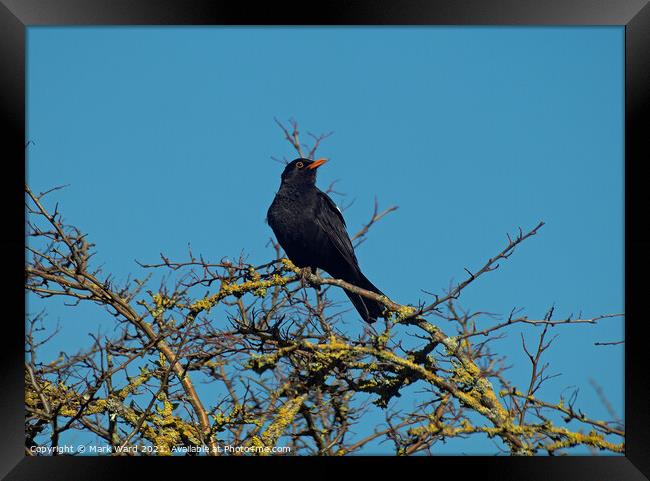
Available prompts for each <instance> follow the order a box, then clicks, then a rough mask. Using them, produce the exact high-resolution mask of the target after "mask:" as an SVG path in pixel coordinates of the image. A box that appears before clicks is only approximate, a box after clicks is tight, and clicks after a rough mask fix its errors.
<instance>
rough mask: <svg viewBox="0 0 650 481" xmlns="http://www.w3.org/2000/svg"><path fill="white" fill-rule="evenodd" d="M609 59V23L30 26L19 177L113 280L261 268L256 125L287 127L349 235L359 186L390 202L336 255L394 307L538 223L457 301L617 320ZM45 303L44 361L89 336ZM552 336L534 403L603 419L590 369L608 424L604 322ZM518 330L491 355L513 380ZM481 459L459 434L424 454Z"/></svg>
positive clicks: (615, 99) (519, 363)
mask: <svg viewBox="0 0 650 481" xmlns="http://www.w3.org/2000/svg"><path fill="white" fill-rule="evenodd" d="M623 48H624V31H623V28H622V27H577V28H570V27H561V28H558V27H553V28H541V27H534V28H522V27H509V28H494V27H489V28H487V27H486V28H478V27H474V28H467V27H451V28H447V27H445V28H442V27H427V28H421V27H418V28H415V27H408V28H393V27H390V28H388V27H378V28H370V27H363V28H334V27H330V28H208V27H202V28H171V27H169V28H60V27H57V28H47V27H30V28H29V29H28V66H27V73H28V85H27V90H28V103H27V107H28V119H27V124H28V125H27V128H28V139H30V140H32V141H34V142H35V145H32V146H31V147H30V149H29V153H28V164H27V177H28V181H29V183H30V184H31V186H32V188H33V189H34V190H35V191H41V190H46V189H48V188H50V187H52V186H54V185H60V184H70V186H69V187H68V188H67V189H65V190H63V191H59V192H57V193H56V194H55V195H56V200H57V201H59V203H60V209H61V210H62V211H63V212H64V214H65V216H66V219H67V220H68V221H69V222H71V223H73V224H75V225H77V226H79V227H80V228H81V229H82V230H84V231H86V232H87V233H88V234H89V236H90V239H91V240H92V241H93V242H95V243H96V244H97V249H98V252H99V253H98V255H97V262H100V263H104V265H105V269H106V270H107V271H110V272H113V273H114V274H115V275H116V276H117V277H118V279H120V278H121V279H125V278H126V276H127V275H128V274H129V273H132V274H136V275H137V274H140V273H141V270H140V268H139V267H138V266H137V265H136V264H135V262H134V260H135V259H138V260H140V261H145V262H146V261H155V260H156V259H157V258H158V254H159V253H160V252H164V253H165V254H166V255H167V256H169V257H171V258H181V257H183V256H185V254H186V252H187V244H188V243H191V245H192V248H193V251H194V252H195V253H202V254H204V255H205V256H206V257H209V258H212V259H219V258H221V257H224V256H228V257H232V258H237V257H238V256H239V255H240V253H242V252H244V253H245V254H246V255H247V256H248V260H249V261H250V262H253V263H258V262H259V263H262V262H266V261H268V260H270V258H271V257H272V255H273V253H272V251H271V250H270V248H268V247H266V244H267V241H268V239H269V238H270V237H271V236H272V232H271V230H270V228H269V227H268V225H266V223H265V222H264V219H265V215H266V210H267V208H268V205H269V204H270V202H271V200H272V199H273V196H274V194H275V191H276V190H277V187H278V185H279V176H280V172H281V170H282V166H281V165H279V164H278V163H276V162H273V161H272V160H271V159H270V157H271V156H276V157H283V156H284V157H287V158H289V159H291V158H293V157H294V154H293V152H292V151H291V148H290V146H289V145H288V144H287V142H286V141H285V140H284V139H283V138H282V135H281V132H280V131H279V129H278V128H277V126H276V125H275V123H274V120H273V119H274V117H277V118H278V119H281V120H287V119H288V118H290V117H293V118H295V119H297V120H298V121H299V122H300V124H301V126H302V128H303V132H305V133H306V132H307V131H311V132H314V133H321V132H327V131H334V132H335V133H334V135H333V136H332V137H331V138H330V139H328V140H326V141H325V142H324V144H323V146H322V149H321V150H320V153H321V154H322V155H324V156H326V157H329V158H330V159H331V162H330V163H328V164H327V165H326V166H324V167H323V168H321V169H320V170H319V181H318V182H319V185H320V186H321V187H322V188H325V187H326V186H327V185H328V184H329V183H330V182H332V181H334V180H339V182H338V184H337V190H339V191H342V192H345V193H346V194H347V195H346V197H345V198H341V197H335V200H336V201H337V202H342V203H348V202H350V201H351V200H354V203H353V204H352V206H351V207H349V208H348V209H347V210H346V211H345V217H346V220H347V223H348V226H350V229H351V230H354V231H356V230H357V229H358V228H359V227H360V226H361V225H362V223H364V222H366V221H367V219H368V216H369V215H370V213H371V209H372V205H373V200H374V198H375V196H377V198H378V199H379V202H380V205H381V206H388V205H392V204H396V205H399V207H400V208H399V210H398V211H397V212H395V213H394V214H391V215H390V216H389V217H388V218H386V219H385V220H384V221H382V222H381V223H379V224H378V225H377V226H375V227H374V228H373V230H372V232H371V236H370V238H369V240H368V241H367V242H365V243H364V244H363V245H362V247H361V248H360V249H359V250H358V252H357V254H358V257H359V261H360V264H361V266H362V268H363V270H364V272H365V273H366V275H367V276H368V277H369V278H370V279H371V280H372V281H373V282H374V283H375V284H376V285H377V286H379V287H380V288H381V289H382V290H383V291H384V292H386V293H387V294H388V295H389V296H390V297H392V298H394V299H395V300H398V301H399V302H402V303H415V302H417V301H418V299H420V298H425V295H424V294H423V293H422V292H421V289H426V290H428V291H435V292H441V291H442V290H443V289H445V288H447V287H448V286H449V283H450V281H451V280H461V279H463V278H464V276H465V272H464V268H465V267H467V268H469V269H471V270H475V269H477V268H478V267H480V266H481V265H482V264H483V263H484V262H485V260H486V259H487V258H488V257H490V256H492V255H494V254H496V253H497V252H498V251H500V250H501V249H502V248H503V246H504V243H505V241H506V233H514V232H515V231H516V229H517V228H518V227H519V226H521V227H522V228H524V229H526V228H531V227H533V226H534V225H535V224H536V223H537V222H538V221H539V220H544V221H545V222H546V223H547V225H546V226H544V227H543V228H542V230H541V231H540V232H539V234H538V235H537V236H535V237H534V238H532V239H530V240H528V241H526V242H525V243H524V244H523V246H522V247H521V248H520V249H519V250H518V251H517V252H516V253H515V254H514V255H513V256H512V257H511V258H510V259H509V260H508V261H507V262H505V263H502V266H501V267H500V269H499V270H498V271H495V272H493V273H490V274H489V275H488V276H486V277H485V278H483V279H481V280H480V281H478V282H477V283H476V285H473V286H471V287H470V288H468V289H467V291H466V293H465V294H464V296H463V297H462V298H461V301H462V305H463V306H464V307H466V308H470V309H475V310H481V311H489V312H496V313H504V314H505V313H507V312H509V311H510V310H511V309H512V308H513V307H515V306H517V307H520V308H525V311H526V313H527V314H528V315H529V316H530V317H531V318H540V317H542V316H543V314H544V313H545V312H546V310H547V309H548V307H549V306H550V305H552V304H555V305H556V309H557V310H556V312H557V313H558V315H559V316H567V315H569V314H571V313H574V314H578V313H580V312H582V315H583V316H590V317H591V316H595V315H599V314H606V313H616V312H623V310H624V305H623V293H624V290H623V289H624V284H623V208H624V205H623V192H624V191H623V187H624V184H623V154H624V151H623V125H624V124H623V122H624V120H623V119H624V116H623V114H624V110H623V108H624V102H623V98H624V97H623V95H624V93H623V78H624V77H623V66H624V63H623V62H624V56H623ZM28 303H29V308H30V310H38V309H39V308H40V306H41V303H40V301H37V300H35V299H32V298H29V299H28ZM48 312H49V315H50V318H51V319H52V320H55V319H60V320H61V323H62V328H63V331H62V333H61V336H60V338H59V343H60V344H59V345H57V346H53V347H52V355H56V354H58V351H59V350H65V347H66V346H68V348H70V349H76V348H77V347H78V346H81V345H86V344H87V343H88V341H89V338H88V336H87V333H88V332H96V331H97V329H98V328H99V326H100V325H104V326H109V324H106V322H107V321H106V320H104V321H102V320H100V319H98V320H96V317H97V312H96V311H95V310H92V309H85V308H84V309H78V310H76V311H74V312H73V311H72V309H69V308H68V309H65V308H64V307H62V306H60V305H57V304H50V305H49V307H48ZM356 321H357V319H356V318H355V319H350V320H349V323H354V322H356ZM102 322H104V324H102ZM359 322H361V321H359ZM443 327H444V326H443ZM557 329H558V330H557V331H556V332H558V333H560V334H561V335H560V337H559V338H558V340H557V341H556V342H555V343H554V345H553V347H552V348H551V349H550V351H549V352H548V360H549V361H550V362H551V366H552V367H554V369H555V371H554V372H561V373H562V376H560V377H558V378H555V379H553V380H551V381H549V383H548V385H547V389H546V390H545V391H544V394H545V395H546V396H547V398H549V399H557V396H558V395H559V393H561V392H562V391H563V390H564V389H565V388H567V386H579V387H580V388H581V390H580V397H579V405H580V406H581V407H583V408H584V410H585V411H586V412H589V413H591V414H592V415H593V416H594V417H596V418H598V417H600V418H603V417H604V418H607V417H608V415H607V412H606V411H605V409H604V408H603V406H602V405H601V403H600V402H599V401H598V398H597V396H596V394H595V393H594V390H593V389H592V388H591V387H590V385H589V383H588V382H587V381H588V379H590V378H593V379H595V380H596V381H597V382H598V383H599V384H600V385H602V386H603V388H604V389H605V390H606V392H607V395H608V399H609V401H610V402H611V403H612V405H613V406H614V407H615V408H616V410H617V412H618V413H619V415H620V416H622V415H623V399H624V397H623V394H624V392H623V389H624V386H623V367H624V366H623V350H624V348H623V346H622V345H618V346H604V347H597V346H594V342H597V341H600V342H603V341H618V340H622V339H623V322H622V321H621V320H620V319H608V320H604V321H602V322H601V323H600V324H599V325H597V326H575V327H572V326H566V327H562V328H557ZM560 329H561V330H560ZM518 332H519V331H513V333H512V334H511V335H509V336H508V338H507V339H505V340H502V341H500V342H499V344H498V346H500V348H501V349H503V352H504V353H507V354H509V355H510V362H511V364H513V368H512V369H511V372H510V377H511V378H512V379H513V380H515V381H516V383H517V384H518V385H521V386H522V387H524V386H523V384H524V382H526V381H527V378H528V375H529V365H528V364H527V360H526V358H525V356H524V355H523V353H522V350H521V345H520V339H519V334H518ZM523 332H525V333H526V336H527V339H530V340H531V342H532V340H533V339H534V338H535V336H536V334H538V333H539V331H538V330H535V329H532V328H529V329H525V330H524V331H523ZM401 402H408V399H407V400H406V401H404V400H402V401H401ZM389 448H390V446H374V447H373V448H372V449H373V450H374V451H373V452H382V450H384V449H389ZM492 449H493V445H492V443H491V441H488V440H484V439H479V438H477V439H476V440H471V441H464V442H463V443H462V445H459V444H454V443H453V442H450V443H449V444H448V445H446V446H443V447H441V450H440V452H444V453H460V452H469V453H471V452H477V453H480V452H491V450H492Z"/></svg>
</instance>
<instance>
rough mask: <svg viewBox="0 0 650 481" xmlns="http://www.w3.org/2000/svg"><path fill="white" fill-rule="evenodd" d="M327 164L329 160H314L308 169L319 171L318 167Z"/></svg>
mask: <svg viewBox="0 0 650 481" xmlns="http://www.w3.org/2000/svg"><path fill="white" fill-rule="evenodd" d="M325 162H327V159H318V160H314V162H312V163H311V164H309V167H307V168H308V169H317V168H318V167H320V166H321V165H323V164H324V163H325Z"/></svg>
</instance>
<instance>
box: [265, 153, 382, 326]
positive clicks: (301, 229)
mask: <svg viewBox="0 0 650 481" xmlns="http://www.w3.org/2000/svg"><path fill="white" fill-rule="evenodd" d="M325 162H326V159H318V160H315V161H312V160H309V159H303V158H299V159H296V160H294V161H292V162H290V163H289V164H287V166H286V167H285V169H284V172H282V182H281V184H280V189H279V190H278V192H277V194H276V195H275V199H273V202H272V203H271V206H270V207H269V211H268V213H267V221H268V223H269V225H270V226H271V229H273V233H274V234H275V236H276V237H277V239H278V242H279V243H280V246H282V248H283V249H284V252H285V253H286V254H287V256H288V257H289V259H290V260H291V262H293V263H294V264H295V265H296V266H297V267H300V268H306V267H308V268H311V271H312V272H313V273H316V268H319V269H322V270H324V271H325V272H327V273H328V274H329V275H331V276H332V277H334V278H336V279H342V280H344V281H346V282H349V283H350V284H353V285H355V286H357V287H361V288H363V289H366V290H369V291H372V292H376V293H377V294H382V292H381V291H380V290H379V289H377V288H376V287H375V286H374V285H373V284H372V282H370V281H369V280H368V279H367V278H366V276H364V275H363V273H362V272H361V269H360V268H359V263H358V262H357V257H356V255H355V254H354V248H353V247H352V242H351V241H350V237H349V236H348V233H347V231H346V226H345V220H344V219H343V214H341V211H340V210H339V209H338V207H337V206H336V204H334V202H333V201H332V199H330V198H329V197H328V195H327V194H326V193H325V192H323V191H321V190H320V189H318V187H316V169H317V168H318V167H320V166H321V165H323V164H324V163H325ZM345 293H346V294H347V296H348V297H349V298H350V301H352V304H353V305H354V307H355V308H356V309H357V311H359V314H360V315H361V317H362V318H363V320H364V321H366V322H369V323H372V322H375V321H376V320H377V317H381V316H382V313H383V311H384V307H383V305H382V304H381V303H379V302H377V301H374V300H371V299H368V298H365V297H362V296H360V295H358V294H354V293H351V292H349V291H347V290H346V291H345ZM382 295H383V294H382Z"/></svg>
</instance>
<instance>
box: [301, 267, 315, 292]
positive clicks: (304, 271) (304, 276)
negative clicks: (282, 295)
mask: <svg viewBox="0 0 650 481" xmlns="http://www.w3.org/2000/svg"><path fill="white" fill-rule="evenodd" d="M310 274H314V275H315V274H316V269H315V268H311V267H303V268H301V269H300V285H301V286H302V287H303V288H305V287H313V288H314V289H316V290H317V291H320V285H319V284H313V283H312V282H310V281H309V275H310Z"/></svg>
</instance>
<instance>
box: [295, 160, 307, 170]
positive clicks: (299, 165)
mask: <svg viewBox="0 0 650 481" xmlns="http://www.w3.org/2000/svg"><path fill="white" fill-rule="evenodd" d="M303 165H305V164H303V163H302V162H298V163H297V164H296V167H298V168H299V169H302V167H303Z"/></svg>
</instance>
